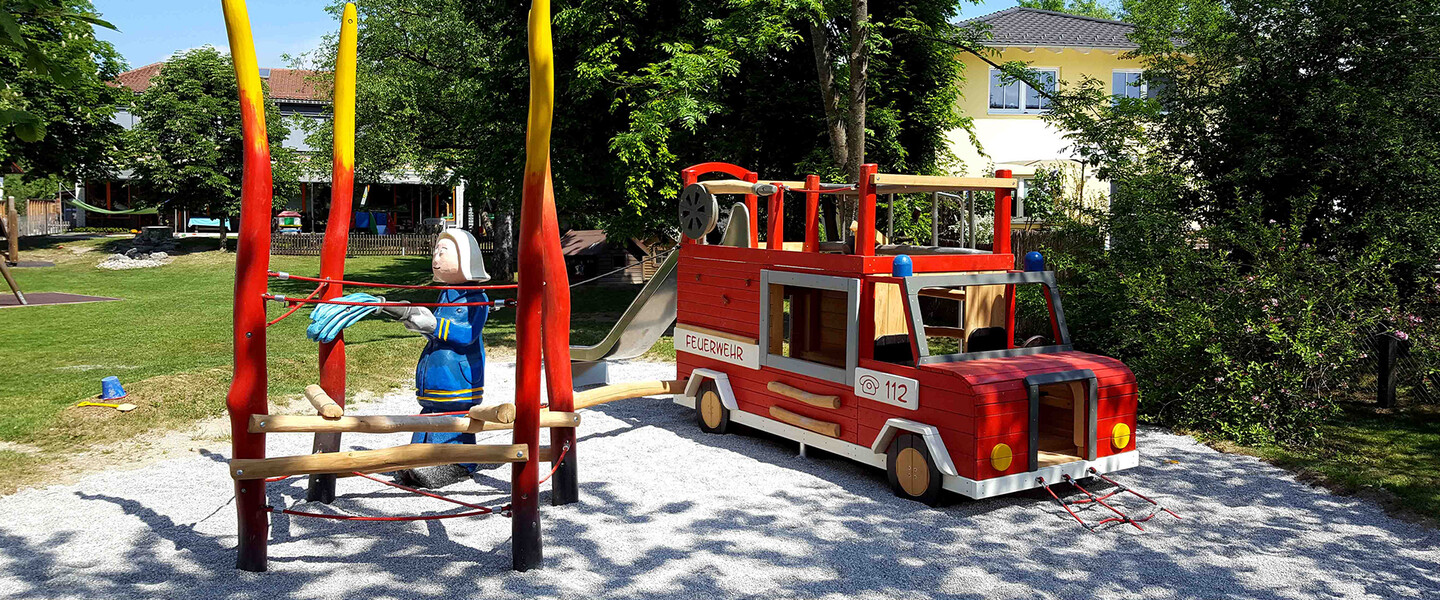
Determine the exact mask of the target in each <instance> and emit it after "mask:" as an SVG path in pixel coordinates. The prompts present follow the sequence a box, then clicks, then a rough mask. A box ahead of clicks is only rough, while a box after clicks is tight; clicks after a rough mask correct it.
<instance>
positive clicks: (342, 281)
mask: <svg viewBox="0 0 1440 600" xmlns="http://www.w3.org/2000/svg"><path fill="white" fill-rule="evenodd" d="M267 274H268V275H270V276H271V277H274V278H277V279H294V280H296V281H314V282H318V283H338V284H341V285H353V286H356V287H372V288H395V289H402V290H513V289H515V288H516V287H518V286H516V285H515V284H508V285H405V284H400V283H372V282H368V281H350V280H346V279H321V278H319V277H305V276H303V275H291V274H289V273H286V272H284V271H269V272H267Z"/></svg>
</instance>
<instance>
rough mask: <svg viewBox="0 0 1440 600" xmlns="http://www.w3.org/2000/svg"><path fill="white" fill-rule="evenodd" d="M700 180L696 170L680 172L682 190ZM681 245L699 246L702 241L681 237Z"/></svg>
mask: <svg viewBox="0 0 1440 600" xmlns="http://www.w3.org/2000/svg"><path fill="white" fill-rule="evenodd" d="M699 180H700V174H699V173H697V172H695V169H683V170H681V171H680V189H682V190H683V189H685V187H686V186H689V185H690V184H692V183H695V182H696V181H699ZM680 243H681V244H699V243H700V240H692V239H690V238H688V237H685V236H684V235H682V236H680Z"/></svg>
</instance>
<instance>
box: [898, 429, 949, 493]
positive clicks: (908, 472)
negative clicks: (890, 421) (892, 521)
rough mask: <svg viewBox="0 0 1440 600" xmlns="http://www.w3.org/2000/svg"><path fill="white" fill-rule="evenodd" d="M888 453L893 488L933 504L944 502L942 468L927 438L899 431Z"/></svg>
mask: <svg viewBox="0 0 1440 600" xmlns="http://www.w3.org/2000/svg"><path fill="white" fill-rule="evenodd" d="M886 455H887V458H888V460H886V472H887V473H888V475H889V479H890V491H892V492H894V493H895V495H896V496H899V497H901V498H905V499H908V500H915V501H917V502H923V503H925V504H927V505H930V506H937V505H939V504H940V485H941V479H940V468H939V467H937V466H935V458H934V457H932V456H930V448H929V447H927V446H926V445H925V440H924V439H922V438H921V437H920V436H918V435H915V434H913V433H900V434H896V436H895V439H893V440H891V441H890V449H889V450H888V451H886Z"/></svg>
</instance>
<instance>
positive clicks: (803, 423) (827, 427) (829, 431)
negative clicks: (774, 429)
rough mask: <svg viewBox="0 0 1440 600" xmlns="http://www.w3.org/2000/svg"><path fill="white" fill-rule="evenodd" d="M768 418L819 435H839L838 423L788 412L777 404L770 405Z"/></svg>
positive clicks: (834, 436)
mask: <svg viewBox="0 0 1440 600" xmlns="http://www.w3.org/2000/svg"><path fill="white" fill-rule="evenodd" d="M770 418H772V419H775V420H776V421H780V422H782V423H789V424H791V425H794V426H796V427H799V428H801V429H809V430H810V431H813V432H815V433H818V434H820V435H827V436H830V437H833V438H838V437H840V425H839V424H837V423H831V422H829V421H821V420H819V419H812V418H810V417H807V416H805V415H802V414H798V413H794V412H790V411H788V410H785V409H783V408H780V407H778V406H772V407H770Z"/></svg>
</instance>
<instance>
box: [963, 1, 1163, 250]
mask: <svg viewBox="0 0 1440 600" xmlns="http://www.w3.org/2000/svg"><path fill="white" fill-rule="evenodd" d="M966 23H968V24H970V25H971V26H973V27H978V28H984V29H988V31H989V34H990V39H989V41H988V42H987V43H986V44H985V45H986V46H987V47H988V48H990V49H991V50H993V51H994V52H993V53H992V54H990V55H988V56H986V57H984V58H982V57H979V56H976V55H974V54H970V53H965V54H963V55H961V57H960V60H961V61H962V62H963V63H964V65H965V83H964V89H963V98H962V99H961V101H960V110H961V113H962V114H964V115H965V116H968V117H970V118H971V119H972V121H973V127H974V132H975V138H976V140H977V141H978V142H979V146H978V147H977V146H976V144H974V143H972V142H971V139H970V135H969V133H967V132H965V131H963V130H955V131H952V132H951V133H950V136H949V137H950V145H951V150H952V151H953V152H954V153H955V154H956V156H958V157H959V158H960V160H961V161H962V166H961V167H960V168H959V169H957V170H958V171H960V173H962V174H966V175H972V176H979V175H984V174H989V173H993V172H994V171H995V170H996V169H1009V170H1011V171H1012V172H1013V173H1014V174H1015V176H1016V177H1018V178H1020V179H1021V186H1020V191H1019V194H1018V195H1019V196H1020V199H1019V201H1017V202H1015V214H1014V215H1013V216H1014V217H1015V219H1016V221H1017V223H1021V224H1023V223H1025V222H1026V221H1027V220H1028V219H1027V217H1026V213H1025V202H1024V198H1025V196H1026V192H1027V188H1028V183H1029V182H1030V181H1031V180H1032V179H1033V177H1034V176H1035V172H1036V171H1037V170H1038V169H1048V170H1052V171H1059V172H1060V173H1061V175H1062V177H1063V178H1064V180H1065V187H1066V191H1067V195H1073V196H1074V197H1075V198H1078V199H1080V200H1081V201H1082V202H1084V203H1085V204H1086V205H1087V206H1105V205H1108V202H1109V196H1110V188H1109V185H1108V183H1106V182H1103V181H1100V180H1098V179H1096V178H1095V177H1094V169H1093V167H1092V166H1091V165H1086V164H1083V163H1082V162H1080V161H1079V157H1078V156H1076V155H1075V154H1074V153H1073V152H1071V151H1070V143H1069V142H1068V141H1067V140H1066V139H1065V137H1064V135H1065V132H1063V131H1060V130H1059V129H1057V128H1055V127H1053V126H1051V125H1050V124H1048V123H1046V122H1045V121H1044V120H1043V118H1042V117H1043V115H1044V114H1045V113H1046V112H1047V111H1048V110H1049V109H1050V101H1049V99H1048V98H1046V97H1045V95H1044V94H1043V93H1041V92H1042V91H1050V90H1056V89H1064V88H1065V87H1067V86H1076V85H1079V84H1080V82H1082V81H1084V80H1085V79H1086V78H1093V79H1096V80H1099V81H1100V82H1102V83H1103V84H1105V85H1107V86H1108V87H1109V89H1110V91H1111V93H1112V94H1114V95H1116V96H1128V97H1132V98H1134V97H1143V96H1152V95H1153V94H1154V93H1155V91H1157V90H1152V89H1150V87H1149V86H1147V85H1146V84H1145V82H1144V81H1142V79H1141V72H1142V70H1143V68H1144V67H1143V65H1142V64H1141V62H1140V61H1139V60H1136V59H1132V58H1128V57H1126V53H1128V52H1130V51H1131V50H1135V49H1136V48H1138V46H1137V45H1136V44H1135V43H1134V42H1132V41H1130V38H1129V36H1130V33H1131V32H1133V31H1134V29H1135V27H1134V26H1133V25H1130V24H1128V23H1122V22H1119V21H1110V20H1105V19H1096V18H1092V17H1083V16H1078V15H1071V14H1066V13H1059V12H1052V11H1046V10H1038V9H1032V8H1018V7H1017V8H1011V9H1007V10H1002V11H1000V12H996V13H992V14H989V15H985V16H983V17H977V18H974V19H971V20H969V21H966ZM987 59H988V60H987ZM1011 61H1020V62H1024V63H1026V64H1028V65H1030V69H1031V71H1032V72H1033V74H1034V76H1035V77H1034V78H1035V79H1036V80H1038V81H1037V83H1040V84H1041V85H1042V87H1043V88H1044V89H1042V90H1036V89H1034V88H1032V87H1031V86H1030V85H1028V84H1026V83H1021V82H1018V81H1012V82H1007V81H1006V80H1005V78H1003V77H1001V74H1000V70H999V69H997V68H996V67H995V65H1003V64H1005V63H1007V62H1011ZM991 63H994V64H991Z"/></svg>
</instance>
